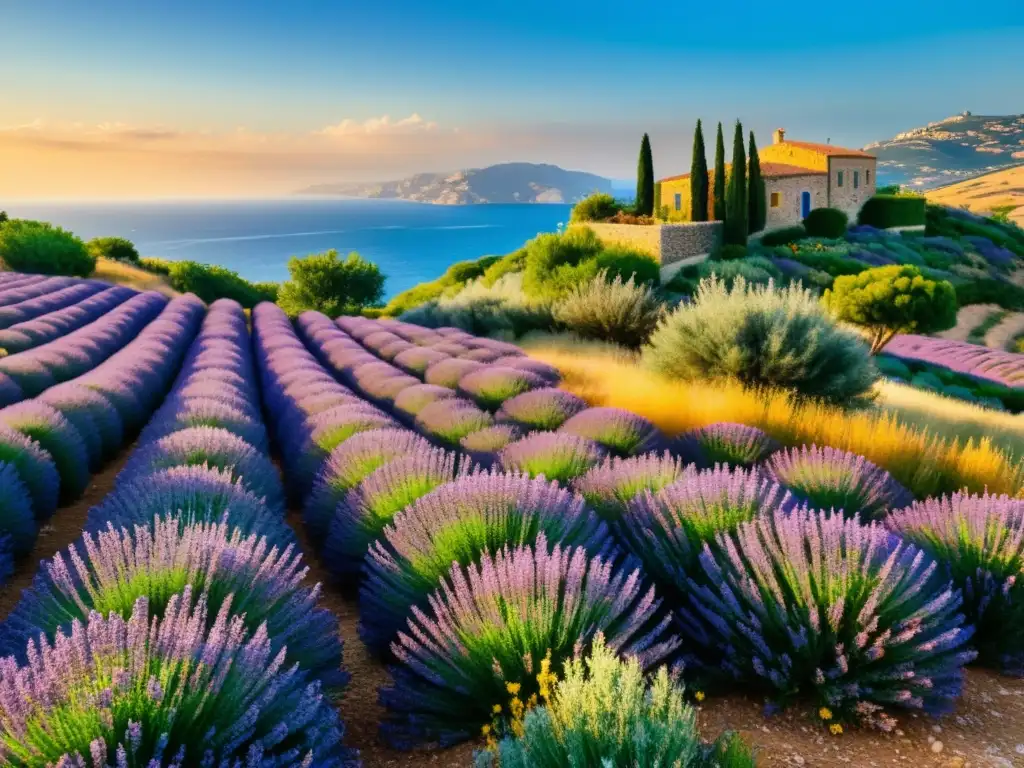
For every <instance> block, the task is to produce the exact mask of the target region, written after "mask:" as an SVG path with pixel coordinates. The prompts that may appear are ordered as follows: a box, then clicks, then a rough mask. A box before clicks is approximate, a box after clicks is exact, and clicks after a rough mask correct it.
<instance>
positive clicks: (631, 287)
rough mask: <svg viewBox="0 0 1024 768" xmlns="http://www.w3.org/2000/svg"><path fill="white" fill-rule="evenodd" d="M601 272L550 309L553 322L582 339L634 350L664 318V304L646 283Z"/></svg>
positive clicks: (642, 343)
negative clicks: (563, 326)
mask: <svg viewBox="0 0 1024 768" xmlns="http://www.w3.org/2000/svg"><path fill="white" fill-rule="evenodd" d="M608 277H609V276H608V272H607V270H602V271H601V272H600V273H598V275H597V277H595V278H594V279H593V280H591V281H590V282H589V283H585V284H583V285H580V286H577V287H575V288H573V289H572V290H571V291H570V292H569V294H568V295H567V296H566V297H565V298H564V299H562V300H561V301H560V302H558V303H557V304H556V305H555V308H554V316H555V319H556V320H557V321H558V322H560V323H562V324H563V325H565V326H566V327H567V328H568V329H569V330H570V331H572V332H573V333H575V334H576V335H578V336H581V337H582V338H584V339H597V340H599V341H613V342H615V343H616V344H621V345H622V346H624V347H630V348H632V349H638V348H639V347H641V346H643V345H644V343H645V342H646V341H647V339H648V338H650V336H651V334H652V333H653V332H654V329H655V328H656V327H657V326H658V322H659V321H660V320H661V318H662V316H663V315H664V305H663V304H662V303H661V301H659V300H658V297H657V295H656V294H655V293H654V291H653V290H652V289H651V286H650V285H648V284H646V283H641V284H640V285H637V284H636V283H635V282H634V278H633V277H632V276H630V278H629V279H628V280H626V281H625V282H623V280H622V276H621V275H616V277H615V279H614V280H609V279H608Z"/></svg>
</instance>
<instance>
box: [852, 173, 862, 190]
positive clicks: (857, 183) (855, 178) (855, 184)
mask: <svg viewBox="0 0 1024 768" xmlns="http://www.w3.org/2000/svg"><path fill="white" fill-rule="evenodd" d="M859 186H860V171H854V172H853V188H854V189H856V188H857V187H859Z"/></svg>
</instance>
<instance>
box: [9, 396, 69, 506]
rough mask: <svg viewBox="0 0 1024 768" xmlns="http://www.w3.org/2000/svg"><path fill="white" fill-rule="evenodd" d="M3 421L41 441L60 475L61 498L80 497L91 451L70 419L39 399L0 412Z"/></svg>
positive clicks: (25, 434) (10, 427)
mask: <svg viewBox="0 0 1024 768" xmlns="http://www.w3.org/2000/svg"><path fill="white" fill-rule="evenodd" d="M0 424H2V425H4V426H5V427H8V428H9V429H13V430H16V431H18V432H20V433H21V434H23V435H24V436H25V437H27V438H29V439H31V440H35V441H36V442H37V443H39V445H40V447H42V448H43V449H44V450H45V451H46V452H47V453H49V454H50V456H51V457H52V458H53V463H54V465H55V466H56V468H57V473H58V475H60V498H61V500H62V501H64V502H70V501H74V500H75V499H77V498H78V497H79V496H81V495H82V492H83V491H85V487H86V486H87V485H88V484H89V454H88V452H87V451H86V448H85V443H84V442H83V441H82V438H81V436H80V435H79V434H78V431H77V430H76V429H75V428H74V427H73V426H72V425H71V422H70V421H68V420H67V419H65V418H64V416H63V415H61V413H60V411H57V410H55V409H54V408H51V407H50V406H48V405H46V404H45V403H41V402H39V401H37V400H26V401H24V402H21V403H17V404H16V405H12V406H9V407H7V408H4V409H3V410H2V411H0Z"/></svg>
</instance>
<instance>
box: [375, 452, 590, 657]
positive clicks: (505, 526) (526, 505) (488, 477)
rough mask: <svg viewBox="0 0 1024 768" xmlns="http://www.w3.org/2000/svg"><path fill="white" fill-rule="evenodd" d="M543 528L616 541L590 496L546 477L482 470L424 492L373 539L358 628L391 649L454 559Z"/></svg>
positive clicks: (471, 557)
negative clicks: (414, 610) (586, 499)
mask: <svg viewBox="0 0 1024 768" xmlns="http://www.w3.org/2000/svg"><path fill="white" fill-rule="evenodd" d="M541 534H543V535H545V536H546V537H547V540H548V541H549V542H552V543H561V544H563V545H565V546H581V547H583V548H585V549H586V550H587V552H589V553H591V554H593V555H597V554H602V553H605V554H607V550H608V549H609V545H610V537H609V532H608V529H607V527H606V526H605V524H604V523H602V522H601V521H600V520H599V519H598V518H597V517H596V516H595V515H594V514H593V512H591V511H590V510H589V509H587V507H586V505H585V504H584V502H583V499H581V498H580V497H579V496H576V495H575V494H572V493H570V492H568V491H566V490H564V489H562V488H560V487H559V486H558V485H557V484H556V483H553V482H548V481H546V480H543V479H536V480H534V479H531V478H529V477H527V476H526V475H510V474H500V473H497V472H482V473H477V474H473V475H468V476H465V477H461V478H459V479H458V480H455V481H454V482H451V483H448V484H446V485H442V486H441V487H440V488H438V489H436V490H434V491H431V492H430V493H428V494H426V495H425V496H421V497H420V498H419V499H417V500H416V501H414V502H413V503H412V504H411V505H410V506H409V507H408V508H406V509H405V510H403V511H401V512H399V513H398V514H396V515H395V516H394V519H393V520H392V521H391V523H390V524H389V525H388V526H386V527H385V528H384V530H383V535H382V537H381V538H380V539H378V540H377V541H375V542H374V543H373V544H372V545H371V547H370V551H369V555H368V556H367V558H366V579H365V580H364V582H363V586H362V588H361V590H360V593H359V602H360V611H359V614H360V624H359V636H360V637H361V638H362V639H363V642H365V643H366V644H367V645H368V646H369V647H370V648H371V650H374V651H376V652H377V653H385V652H386V651H387V649H388V646H389V645H390V643H391V642H392V641H393V640H394V639H395V637H396V636H397V634H398V632H399V630H401V629H402V628H403V627H404V625H405V622H406V619H407V618H408V617H409V616H410V615H411V611H412V608H413V607H414V606H418V607H420V608H425V607H426V599H427V596H428V595H429V594H430V593H431V592H433V591H434V590H435V589H436V588H437V587H438V586H439V585H440V583H441V580H442V579H443V577H444V576H445V575H447V573H448V572H449V571H450V570H451V567H452V565H453V564H454V563H458V564H459V565H460V566H463V567H465V566H468V565H471V564H475V563H477V562H479V560H480V558H481V557H482V556H483V555H484V554H485V553H489V552H497V551H498V550H499V549H501V548H502V547H515V546H521V545H524V544H533V543H534V542H536V540H537V537H538V536H539V535H541Z"/></svg>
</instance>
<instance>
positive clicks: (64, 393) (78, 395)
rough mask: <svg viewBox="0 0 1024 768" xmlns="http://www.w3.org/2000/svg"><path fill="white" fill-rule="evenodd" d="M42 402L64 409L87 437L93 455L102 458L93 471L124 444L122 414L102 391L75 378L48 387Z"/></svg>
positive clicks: (87, 444) (66, 414)
mask: <svg viewBox="0 0 1024 768" xmlns="http://www.w3.org/2000/svg"><path fill="white" fill-rule="evenodd" d="M39 402H41V403H45V404H46V405H48V406H50V407H51V408H54V409H56V410H58V411H60V412H61V413H62V414H63V415H64V418H66V419H67V420H68V421H70V422H71V424H72V426H74V427H75V429H76V430H77V431H78V434H79V435H81V437H82V439H83V440H85V442H86V446H87V447H88V449H89V455H90V457H92V456H98V457H99V461H98V462H97V464H96V465H94V466H91V467H90V469H91V470H93V471H95V470H98V469H99V466H100V465H101V464H102V462H103V461H104V460H107V459H110V458H112V457H113V456H114V454H115V453H117V451H119V450H120V449H121V446H122V445H123V444H124V424H123V423H122V422H121V417H120V416H119V415H118V413H117V410H115V408H114V406H112V405H111V404H110V401H109V400H107V399H106V398H105V397H104V396H103V395H101V394H100V393H99V392H96V391H94V390H91V389H87V388H86V387H83V386H81V385H79V384H76V383H75V382H73V381H72V382H68V383H66V384H61V385H58V386H56V387H53V388H51V389H48V390H46V391H45V392H44V393H43V394H42V395H40V396H39Z"/></svg>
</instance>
